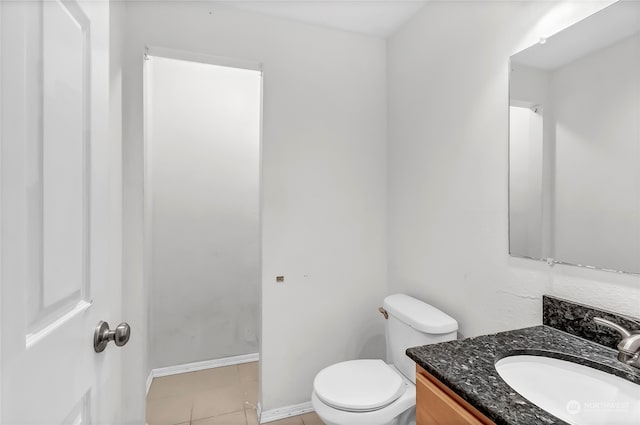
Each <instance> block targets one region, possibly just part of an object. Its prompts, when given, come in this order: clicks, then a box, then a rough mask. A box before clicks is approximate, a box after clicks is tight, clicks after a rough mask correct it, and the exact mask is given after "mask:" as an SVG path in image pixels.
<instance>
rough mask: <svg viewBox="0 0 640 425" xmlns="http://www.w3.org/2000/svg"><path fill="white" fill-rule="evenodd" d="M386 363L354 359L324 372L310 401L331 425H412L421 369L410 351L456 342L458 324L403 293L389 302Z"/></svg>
mask: <svg viewBox="0 0 640 425" xmlns="http://www.w3.org/2000/svg"><path fill="white" fill-rule="evenodd" d="M383 307H384V310H381V311H383V312H386V313H388V319H387V320H386V321H385V327H386V340H387V361H388V362H389V364H387V363H385V362H383V361H382V360H351V361H346V362H342V363H336V364H334V365H331V366H329V367H327V368H324V369H323V370H321V371H320V372H319V373H318V374H317V375H316V378H315V380H314V381H313V394H312V395H311V402H312V404H313V408H314V409H315V411H316V413H317V414H318V416H320V418H321V419H322V420H323V421H324V423H325V424H326V425H411V424H415V414H416V409H415V406H416V364H415V363H414V362H413V360H411V359H410V358H409V357H407V355H406V354H405V350H406V349H407V348H409V347H415V346H418V345H426V344H434V343H437V342H443V341H451V340H454V339H456V331H457V330H458V323H457V322H456V321H455V320H454V319H452V318H451V317H449V316H448V315H446V314H445V313H443V312H442V311H440V310H438V309H437V308H435V307H432V306H430V305H429V304H426V303H423V302H422V301H420V300H417V299H415V298H412V297H410V296H408V295H404V294H396V295H390V296H388V297H386V298H385V299H384V303H383Z"/></svg>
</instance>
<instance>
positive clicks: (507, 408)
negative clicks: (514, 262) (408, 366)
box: [407, 325, 640, 425]
mask: <svg viewBox="0 0 640 425" xmlns="http://www.w3.org/2000/svg"><path fill="white" fill-rule="evenodd" d="M514 354H531V355H544V356H547V357H556V358H560V359H564V360H569V361H572V362H575V363H579V364H583V365H586V366H590V367H593V368H596V369H600V370H603V371H605V372H608V373H612V374H614V375H617V376H620V377H622V378H624V379H627V380H629V381H632V382H635V383H638V384H640V371H639V370H638V369H635V368H633V367H631V366H627V365H625V364H623V363H621V362H619V361H618V360H617V359H616V355H617V351H615V350H613V349H611V348H607V347H604V346H603V345H600V344H597V343H595V342H591V341H587V340H585V339H582V338H579V337H576V336H573V335H570V334H568V333H565V332H562V331H560V330H557V329H554V328H552V327H549V326H545V325H541V326H534V327H530V328H524V329H517V330H513V331H506V332H500V333H497V334H491V335H483V336H479V337H474V338H466V339H462V340H456V341H450V342H443V343H439V344H433V345H425V346H422V347H414V348H409V349H408V350H407V355H408V356H409V357H410V358H411V359H413V360H414V361H415V362H416V363H417V364H418V365H420V366H421V367H422V368H424V369H425V370H426V371H427V372H429V373H431V374H432V375H433V376H435V377H436V378H438V379H439V380H440V381H441V382H442V383H444V384H446V385H447V386H448V387H449V388H451V390H453V391H454V392H455V393H456V394H458V395H459V396H460V397H462V398H463V399H464V400H466V401H467V402H469V403H470V404H471V405H472V406H474V407H475V408H476V409H478V410H479V411H480V412H482V413H483V414H484V415H485V416H487V417H488V418H489V419H491V420H493V421H494V422H495V423H496V424H498V425H525V424H526V425H533V424H566V422H564V421H562V420H560V419H558V418H556V417H555V416H553V415H551V414H550V413H547V412H545V411H544V410H542V409H541V408H539V407H538V406H536V405H534V404H533V403H531V402H529V401H528V400H526V399H525V398H524V397H522V396H521V395H520V394H518V393H517V392H516V391H515V390H514V389H513V388H511V387H510V386H509V385H507V383H506V382H504V381H503V380H502V378H500V376H499V375H498V372H497V371H496V369H495V366H494V364H495V362H496V361H497V360H499V359H501V358H503V357H506V356H509V355H514Z"/></svg>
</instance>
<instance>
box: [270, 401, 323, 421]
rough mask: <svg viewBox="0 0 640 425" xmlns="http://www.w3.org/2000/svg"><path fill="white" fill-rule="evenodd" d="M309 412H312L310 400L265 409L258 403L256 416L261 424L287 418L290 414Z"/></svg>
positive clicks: (296, 414)
mask: <svg viewBox="0 0 640 425" xmlns="http://www.w3.org/2000/svg"><path fill="white" fill-rule="evenodd" d="M309 412H313V406H312V405H311V402H310V401H307V402H306V403H300V404H294V405H293V406H285V407H280V408H278V409H272V410H265V411H263V410H262V406H260V405H258V418H259V422H260V423H261V424H266V423H268V422H273V421H277V420H280V419H284V418H288V417H290V416H298V415H304V414H305V413H309Z"/></svg>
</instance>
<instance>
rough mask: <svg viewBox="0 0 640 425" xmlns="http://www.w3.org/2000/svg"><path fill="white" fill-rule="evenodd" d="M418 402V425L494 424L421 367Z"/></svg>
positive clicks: (417, 389)
mask: <svg viewBox="0 0 640 425" xmlns="http://www.w3.org/2000/svg"><path fill="white" fill-rule="evenodd" d="M416 400H417V402H416V423H417V424H418V425H422V424H425V425H426V424H460V425H483V424H484V425H488V424H493V423H494V422H493V421H492V420H491V419H489V418H487V417H486V416H485V415H483V414H482V413H480V412H479V411H478V410H477V409H476V408H475V407H473V406H472V405H471V404H469V403H468V402H467V401H465V400H464V399H463V398H462V397H460V396H459V395H458V394H456V393H455V392H453V391H452V390H451V389H450V388H449V387H447V386H446V385H445V384H443V383H442V382H440V381H439V380H438V379H437V378H435V377H434V376H433V375H431V374H430V373H429V372H427V371H426V370H424V369H423V368H421V367H420V366H416Z"/></svg>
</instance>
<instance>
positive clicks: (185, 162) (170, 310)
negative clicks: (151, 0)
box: [144, 49, 262, 425]
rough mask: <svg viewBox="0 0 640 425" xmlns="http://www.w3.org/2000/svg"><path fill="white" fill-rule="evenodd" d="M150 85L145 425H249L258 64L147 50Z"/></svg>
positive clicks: (256, 250)
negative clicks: (211, 422) (228, 420)
mask: <svg viewBox="0 0 640 425" xmlns="http://www.w3.org/2000/svg"><path fill="white" fill-rule="evenodd" d="M144 80H145V81H144V87H145V95H144V96H145V111H144V119H145V135H144V137H145V152H144V157H145V188H144V192H145V208H144V210H145V212H144V215H145V217H144V218H145V238H144V239H145V247H144V251H145V261H144V263H145V266H144V267H145V270H144V275H145V279H146V280H147V282H146V287H147V288H148V290H149V336H148V341H149V350H148V352H149V359H148V364H149V365H150V368H151V369H152V372H151V375H150V377H149V378H150V379H149V385H148V394H147V423H148V424H149V425H154V424H161V423H162V424H165V423H167V424H169V423H170V424H174V423H181V422H187V423H189V422H192V421H197V420H199V419H205V418H215V417H218V416H220V417H222V416H223V415H232V416H233V415H236V416H238V417H240V416H242V417H245V421H246V420H247V417H254V416H255V408H256V404H257V400H258V375H259V373H258V370H259V368H258V359H259V355H258V353H259V348H260V347H259V338H258V335H259V332H260V322H259V318H260V282H261V229H260V152H261V149H260V143H261V117H262V72H261V69H260V65H259V64H247V63H241V62H239V61H229V60H227V59H221V58H215V57H209V56H204V55H197V54H186V53H184V52H173V51H168V50H165V49H150V50H149V51H148V52H147V53H146V54H145V63H144ZM221 423H222V422H221Z"/></svg>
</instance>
